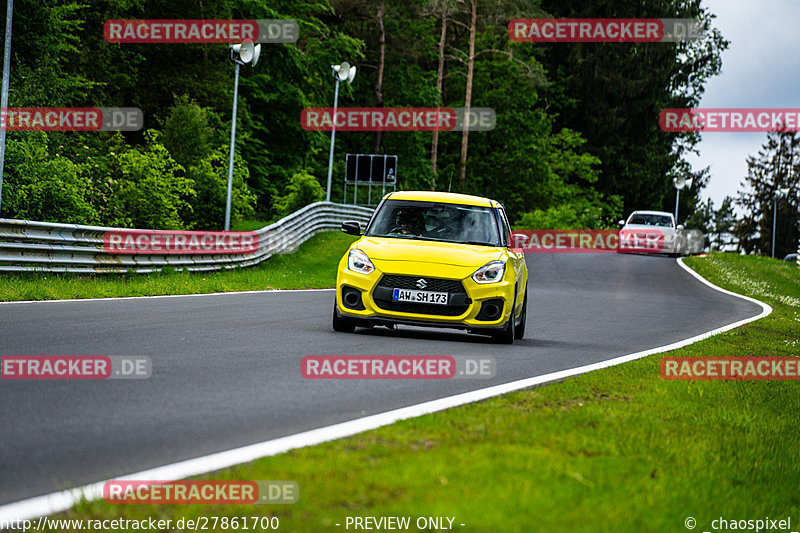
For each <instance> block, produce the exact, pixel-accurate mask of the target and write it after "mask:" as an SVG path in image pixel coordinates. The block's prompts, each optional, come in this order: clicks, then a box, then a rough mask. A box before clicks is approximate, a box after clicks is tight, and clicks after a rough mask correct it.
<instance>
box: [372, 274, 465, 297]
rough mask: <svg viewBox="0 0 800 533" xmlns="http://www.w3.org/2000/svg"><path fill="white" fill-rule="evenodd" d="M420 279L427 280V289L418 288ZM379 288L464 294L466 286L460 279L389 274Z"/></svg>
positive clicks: (382, 279)
mask: <svg viewBox="0 0 800 533" xmlns="http://www.w3.org/2000/svg"><path fill="white" fill-rule="evenodd" d="M420 279H424V280H425V283H426V285H425V287H424V288H421V287H418V286H417V281H418V280H420ZM378 286H379V287H388V288H390V289H413V290H425V291H434V292H464V293H466V291H465V290H464V285H462V284H461V280H458V279H443V278H426V277H425V276H397V275H393V274H387V275H385V276H383V278H381V281H380V282H379V283H378Z"/></svg>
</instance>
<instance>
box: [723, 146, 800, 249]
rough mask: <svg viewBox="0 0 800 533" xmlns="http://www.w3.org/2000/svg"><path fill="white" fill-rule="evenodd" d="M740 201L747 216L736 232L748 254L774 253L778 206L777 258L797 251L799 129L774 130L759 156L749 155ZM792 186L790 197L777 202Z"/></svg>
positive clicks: (798, 235)
mask: <svg viewBox="0 0 800 533" xmlns="http://www.w3.org/2000/svg"><path fill="white" fill-rule="evenodd" d="M741 185H742V188H741V189H740V191H739V197H738V198H737V199H736V204H737V205H738V206H740V207H741V208H742V209H743V210H744V212H745V215H744V217H743V218H742V219H741V220H740V221H739V222H738V224H736V227H735V228H734V234H735V235H736V236H737V237H738V238H739V246H740V247H741V249H742V250H744V251H745V252H747V253H758V254H763V255H770V254H771V253H772V235H773V233H772V222H773V215H774V214H775V206H776V205H777V219H776V220H777V225H776V232H775V257H783V256H784V255H785V254H788V253H791V252H794V251H796V250H797V242H798V238H800V226H799V225H798V220H800V214H798V194H800V136H798V134H797V132H780V131H778V132H770V133H768V134H767V142H766V143H764V145H763V146H762V149H761V150H759V152H758V156H756V157H754V156H750V157H748V158H747V177H746V178H745V181H744V182H742V184H741ZM783 188H788V189H789V194H788V196H787V197H784V198H779V199H778V200H777V202H775V196H776V192H777V190H778V189H783Z"/></svg>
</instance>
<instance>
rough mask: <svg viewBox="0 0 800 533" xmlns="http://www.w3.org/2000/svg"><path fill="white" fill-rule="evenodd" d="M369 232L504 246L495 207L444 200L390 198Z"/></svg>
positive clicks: (375, 235) (397, 236)
mask: <svg viewBox="0 0 800 533" xmlns="http://www.w3.org/2000/svg"><path fill="white" fill-rule="evenodd" d="M367 235H368V236H370V237H395V238H399V239H418V240H431V241H442V242H458V243H464V244H477V245H486V246H502V243H501V239H500V232H499V231H498V227H497V217H496V214H495V211H494V209H493V208H491V207H478V206H472V205H460V204H448V203H440V202H417V201H408V200H387V201H386V202H384V203H383V206H382V207H381V209H380V211H379V212H378V213H377V214H376V215H375V219H374V220H373V221H372V224H370V227H369V230H368V231H367Z"/></svg>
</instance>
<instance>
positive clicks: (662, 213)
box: [631, 211, 672, 217]
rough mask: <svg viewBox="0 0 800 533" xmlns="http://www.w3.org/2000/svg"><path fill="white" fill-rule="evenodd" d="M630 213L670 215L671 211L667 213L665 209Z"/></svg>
mask: <svg viewBox="0 0 800 533" xmlns="http://www.w3.org/2000/svg"><path fill="white" fill-rule="evenodd" d="M631 215H664V216H667V217H671V216H672V213H667V212H666V211H634V212H633V213H631Z"/></svg>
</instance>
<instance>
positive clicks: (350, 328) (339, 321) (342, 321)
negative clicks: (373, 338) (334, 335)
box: [333, 302, 356, 333]
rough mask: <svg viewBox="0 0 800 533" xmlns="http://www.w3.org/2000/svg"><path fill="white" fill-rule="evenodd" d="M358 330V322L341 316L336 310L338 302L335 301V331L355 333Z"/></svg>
mask: <svg viewBox="0 0 800 533" xmlns="http://www.w3.org/2000/svg"><path fill="white" fill-rule="evenodd" d="M355 330H356V323H355V322H354V321H352V320H349V319H347V318H344V317H341V316H339V313H338V312H337V311H336V302H334V303H333V331H339V332H341V333H353V332H354V331H355Z"/></svg>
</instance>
